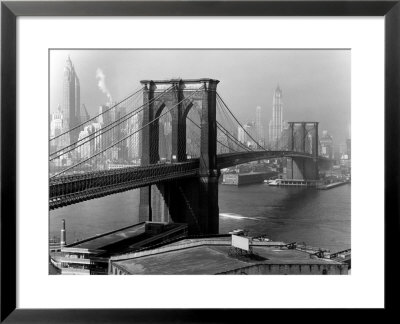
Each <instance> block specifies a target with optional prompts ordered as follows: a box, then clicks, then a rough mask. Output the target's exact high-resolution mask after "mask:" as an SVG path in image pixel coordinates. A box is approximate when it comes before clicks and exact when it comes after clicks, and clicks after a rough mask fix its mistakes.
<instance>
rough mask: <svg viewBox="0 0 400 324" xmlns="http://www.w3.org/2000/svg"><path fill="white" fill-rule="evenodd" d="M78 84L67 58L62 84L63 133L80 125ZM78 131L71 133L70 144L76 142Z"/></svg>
mask: <svg viewBox="0 0 400 324" xmlns="http://www.w3.org/2000/svg"><path fill="white" fill-rule="evenodd" d="M80 100H81V99H80V84H79V79H78V76H77V75H76V72H75V68H74V65H73V64H72V61H71V59H70V57H69V56H68V58H67V62H66V64H65V67H64V83H63V106H62V110H63V118H64V123H63V127H64V129H63V132H66V131H68V130H70V129H72V128H74V127H76V126H77V125H79V123H80V119H81V113H80ZM79 131H80V130H79V129H75V130H74V131H72V132H71V134H70V138H69V141H70V143H72V142H75V141H77V140H78V136H79Z"/></svg>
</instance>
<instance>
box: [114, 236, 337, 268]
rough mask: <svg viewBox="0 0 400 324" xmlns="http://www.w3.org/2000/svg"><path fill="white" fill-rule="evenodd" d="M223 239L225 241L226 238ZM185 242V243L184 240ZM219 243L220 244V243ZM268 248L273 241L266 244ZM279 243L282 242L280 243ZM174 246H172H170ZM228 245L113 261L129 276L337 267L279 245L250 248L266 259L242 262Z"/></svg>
mask: <svg viewBox="0 0 400 324" xmlns="http://www.w3.org/2000/svg"><path fill="white" fill-rule="evenodd" d="M225 240H226V239H225ZM183 241H186V240H183ZM221 243H222V241H221ZM269 243H270V244H271V245H272V244H273V242H269ZM279 244H281V242H279ZM173 245H175V246H176V245H177V243H175V244H171V247H172V246H173ZM229 249H230V245H227V244H224V245H223V244H221V245H201V246H193V247H185V248H178V247H177V249H174V250H170V251H166V252H161V253H157V254H153V255H147V256H140V257H136V258H131V259H125V260H121V261H113V263H114V264H116V265H117V266H120V267H122V268H123V269H125V270H127V271H128V272H129V273H131V274H155V275H161V274H171V275H172V274H176V275H178V274H193V275H197V274H206V275H207V274H209V275H211V274H216V273H221V272H225V271H229V270H233V269H238V268H242V267H247V266H251V265H254V264H283V265H284V264H305V265H308V264H321V265H322V264H325V265H326V264H332V265H333V264H340V263H339V262H336V261H331V260H327V259H318V258H310V254H308V253H306V252H303V251H298V250H289V249H280V248H279V246H276V245H275V246H268V245H265V246H253V252H254V253H255V254H257V255H259V256H261V257H263V258H265V260H261V261H256V260H243V259H238V258H234V257H230V256H229V255H228V252H229Z"/></svg>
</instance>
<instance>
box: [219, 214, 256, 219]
mask: <svg viewBox="0 0 400 324" xmlns="http://www.w3.org/2000/svg"><path fill="white" fill-rule="evenodd" d="M219 216H220V217H221V216H222V217H226V218H233V219H251V220H261V218H259V217H246V216H242V215H239V214H235V213H220V214H219Z"/></svg>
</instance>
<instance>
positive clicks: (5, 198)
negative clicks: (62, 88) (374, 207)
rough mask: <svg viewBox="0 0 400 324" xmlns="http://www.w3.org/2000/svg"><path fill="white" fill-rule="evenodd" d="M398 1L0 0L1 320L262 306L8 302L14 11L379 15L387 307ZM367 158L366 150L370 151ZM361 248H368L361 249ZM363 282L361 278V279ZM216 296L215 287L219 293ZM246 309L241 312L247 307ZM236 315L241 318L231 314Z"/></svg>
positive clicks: (393, 229) (217, 314)
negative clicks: (32, 305)
mask: <svg viewBox="0 0 400 324" xmlns="http://www.w3.org/2000/svg"><path fill="white" fill-rule="evenodd" d="M399 2H400V1H399V0H395V1H385V0H383V1H168V0H167V1H123V2H112V1H101V2H92V1H90V2H89V1H86V2H85V1H82V2H76V1H73V2H62V1H37V2H36V1H4V2H3V1H2V3H1V241H0V244H1V269H0V271H1V318H0V319H1V322H3V321H4V322H6V323H31V322H36V323H89V322H93V323H94V322H96V323H97V322H101V323H108V322H117V323H125V322H137V323H143V322H175V323H199V322H214V323H215V322H227V321H229V322H235V321H236V320H237V319H239V318H240V317H241V316H242V315H245V316H246V317H247V316H251V317H250V318H255V317H254V316H261V317H262V316H265V311H264V310H238V309H236V310H223V309H218V310H212V311H211V310H204V309H203V310H193V309H191V310H186V309H180V310H167V309H164V310H161V309H158V310H156V309H147V310H144V309H141V310H138V309H97V310H94V309H51V310H50V309H18V308H16V300H17V294H16V288H17V287H16V270H17V268H16V207H17V205H16V190H17V186H16V179H17V175H16V163H17V157H16V143H17V140H16V139H17V137H16V136H17V131H16V130H17V125H16V115H17V111H16V54H17V51H16V50H17V49H16V37H17V31H16V19H17V17H19V16H384V17H385V157H384V158H385V309H386V310H395V309H396V306H397V305H396V299H395V298H393V297H392V296H395V293H396V291H395V289H396V287H398V286H399V285H398V283H399V279H398V277H399V275H398V274H397V273H396V268H395V266H394V265H393V264H392V261H391V258H392V256H395V255H396V252H397V250H398V249H397V247H396V244H395V242H396V238H397V237H399V227H400V226H399V224H400V222H399V206H400V203H399V197H400V195H399V188H398V187H399V185H398V184H399V179H400V177H399V170H398V169H399V155H400V147H399V128H400V115H399V104H400V64H399V63H400V3H399ZM370 153H371V156H373V152H370ZM366 248H368V247H366ZM366 284H367V283H366ZM221 294H223V292H221ZM250 312H251V314H248V313H250ZM239 315H241V316H239Z"/></svg>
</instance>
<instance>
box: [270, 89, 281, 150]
mask: <svg viewBox="0 0 400 324" xmlns="http://www.w3.org/2000/svg"><path fill="white" fill-rule="evenodd" d="M282 106H283V103H282V90H281V88H280V87H279V85H278V87H277V88H276V89H275V91H274V97H273V99H272V120H271V121H270V122H269V143H270V145H271V147H272V148H278V147H277V146H278V145H279V140H280V138H281V136H282V130H283V115H282Z"/></svg>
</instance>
